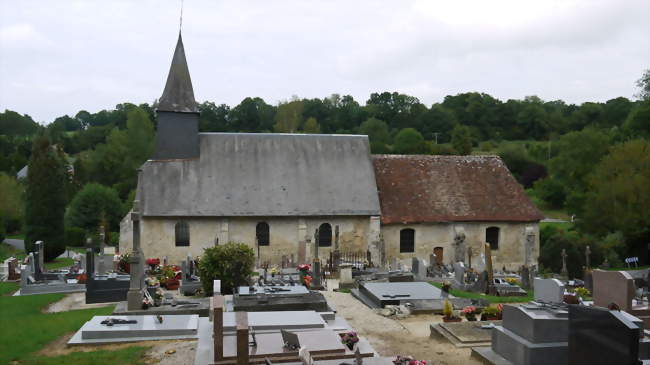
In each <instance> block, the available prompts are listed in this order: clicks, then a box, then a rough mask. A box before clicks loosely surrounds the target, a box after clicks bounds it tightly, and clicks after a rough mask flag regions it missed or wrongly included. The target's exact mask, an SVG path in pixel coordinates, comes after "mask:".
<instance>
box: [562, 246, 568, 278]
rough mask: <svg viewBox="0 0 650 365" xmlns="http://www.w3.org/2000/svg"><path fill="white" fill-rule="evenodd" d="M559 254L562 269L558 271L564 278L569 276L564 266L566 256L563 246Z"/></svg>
mask: <svg viewBox="0 0 650 365" xmlns="http://www.w3.org/2000/svg"><path fill="white" fill-rule="evenodd" d="M561 256H562V270H561V271H560V275H562V277H564V278H568V277H569V272H568V271H567V268H566V257H567V254H566V249H564V248H563V249H562V254H561Z"/></svg>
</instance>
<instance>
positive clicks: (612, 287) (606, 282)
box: [592, 270, 635, 312]
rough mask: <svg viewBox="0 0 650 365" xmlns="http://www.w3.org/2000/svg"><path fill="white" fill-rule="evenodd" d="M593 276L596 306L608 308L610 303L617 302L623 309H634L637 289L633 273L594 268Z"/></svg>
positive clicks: (627, 310)
mask: <svg viewBox="0 0 650 365" xmlns="http://www.w3.org/2000/svg"><path fill="white" fill-rule="evenodd" d="M592 276H593V281H594V284H593V285H594V290H593V295H592V297H593V299H594V305H595V306H599V307H605V308H606V307H607V306H608V305H609V304H610V303H616V304H617V305H618V306H619V308H620V309H621V310H623V311H626V312H629V311H630V310H631V309H632V299H634V291H635V290H634V278H633V277H632V275H630V274H629V273H628V272H626V271H603V270H594V271H593V272H592Z"/></svg>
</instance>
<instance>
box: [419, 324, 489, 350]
mask: <svg viewBox="0 0 650 365" xmlns="http://www.w3.org/2000/svg"><path fill="white" fill-rule="evenodd" d="M485 325H494V326H500V325H501V321H474V322H456V323H434V324H431V325H430V326H429V328H430V330H431V336H435V335H436V334H438V335H441V336H443V337H444V338H446V339H447V340H449V342H451V343H452V344H454V346H456V347H477V346H490V344H491V343H492V329H486V328H481V327H482V326H485Z"/></svg>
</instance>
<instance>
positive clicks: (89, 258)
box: [86, 247, 95, 277]
mask: <svg viewBox="0 0 650 365" xmlns="http://www.w3.org/2000/svg"><path fill="white" fill-rule="evenodd" d="M86 275H87V276H88V277H91V276H93V275H95V251H93V249H92V248H90V247H87V248H86Z"/></svg>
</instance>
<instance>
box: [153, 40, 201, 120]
mask: <svg viewBox="0 0 650 365" xmlns="http://www.w3.org/2000/svg"><path fill="white" fill-rule="evenodd" d="M158 110H161V111H167V112H186V113H198V111H199V107H198V105H197V103H196V100H195V99H194V90H193V89H192V79H191V78H190V70H189V69H188V67H187V60H186V59H185V48H184V47H183V38H182V37H181V33H180V32H179V33H178V42H176V50H175V51H174V57H172V64H171V66H170V67H169V75H167V83H166V84H165V90H164V91H163V94H162V96H161V97H160V100H159V101H158Z"/></svg>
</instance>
